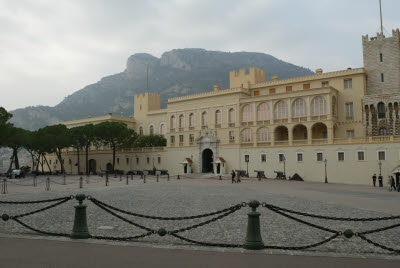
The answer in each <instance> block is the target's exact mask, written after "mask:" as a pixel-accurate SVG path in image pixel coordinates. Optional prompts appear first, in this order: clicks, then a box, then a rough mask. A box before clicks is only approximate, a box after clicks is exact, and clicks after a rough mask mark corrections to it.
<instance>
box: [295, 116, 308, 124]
mask: <svg viewBox="0 0 400 268" xmlns="http://www.w3.org/2000/svg"><path fill="white" fill-rule="evenodd" d="M292 122H294V123H295V122H307V116H305V117H295V118H292Z"/></svg>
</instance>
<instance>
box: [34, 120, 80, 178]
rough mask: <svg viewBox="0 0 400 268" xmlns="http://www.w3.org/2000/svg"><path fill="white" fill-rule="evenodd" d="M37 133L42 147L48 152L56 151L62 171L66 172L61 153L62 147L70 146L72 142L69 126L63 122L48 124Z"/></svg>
mask: <svg viewBox="0 0 400 268" xmlns="http://www.w3.org/2000/svg"><path fill="white" fill-rule="evenodd" d="M37 134H38V135H39V136H40V140H41V142H40V145H41V147H42V149H43V150H44V151H45V152H47V153H55V154H56V155H57V158H58V161H60V164H61V173H63V174H65V168H64V162H63V159H62V155H61V153H62V149H64V148H68V147H70V146H71V144H72V141H71V140H72V139H71V136H70V133H69V130H68V128H67V127H66V126H65V125H62V124H58V125H53V126H47V127H44V128H41V129H39V130H38V133H37ZM43 141H45V143H43Z"/></svg>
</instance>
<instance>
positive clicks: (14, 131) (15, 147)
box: [3, 125, 30, 171]
mask: <svg viewBox="0 0 400 268" xmlns="http://www.w3.org/2000/svg"><path fill="white" fill-rule="evenodd" d="M4 133H5V136H6V137H5V140H4V141H3V143H4V146H6V147H9V148H10V149H11V150H12V156H11V161H10V167H9V169H8V171H10V170H11V167H12V164H14V167H15V169H19V159H18V152H19V150H21V149H22V148H24V147H25V143H26V140H27V137H28V135H29V134H30V131H29V130H25V129H22V128H17V127H14V126H12V125H8V126H7V127H6V129H5V132H4Z"/></svg>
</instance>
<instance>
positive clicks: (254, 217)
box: [243, 200, 264, 250]
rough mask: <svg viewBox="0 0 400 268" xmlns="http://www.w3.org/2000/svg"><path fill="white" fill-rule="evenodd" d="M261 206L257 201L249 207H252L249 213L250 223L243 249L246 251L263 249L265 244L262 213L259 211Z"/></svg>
mask: <svg viewBox="0 0 400 268" xmlns="http://www.w3.org/2000/svg"><path fill="white" fill-rule="evenodd" d="M259 206H260V202H258V201H257V200H253V201H250V202H249V207H251V211H250V212H249V213H247V215H248V221H247V234H246V240H245V242H244V244H243V248H245V249H252V250H257V249H263V248H264V242H263V241H262V238H261V231H260V215H261V213H260V212H258V211H257V207H259Z"/></svg>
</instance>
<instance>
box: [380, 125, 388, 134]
mask: <svg viewBox="0 0 400 268" xmlns="http://www.w3.org/2000/svg"><path fill="white" fill-rule="evenodd" d="M386 134H387V132H386V128H385V127H381V128H380V129H379V136H386Z"/></svg>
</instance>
